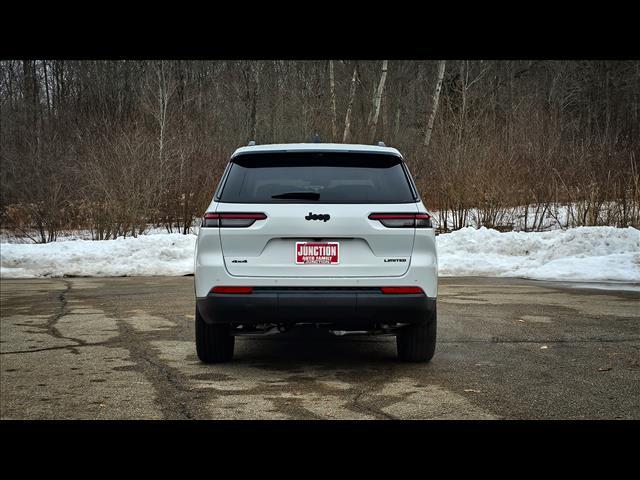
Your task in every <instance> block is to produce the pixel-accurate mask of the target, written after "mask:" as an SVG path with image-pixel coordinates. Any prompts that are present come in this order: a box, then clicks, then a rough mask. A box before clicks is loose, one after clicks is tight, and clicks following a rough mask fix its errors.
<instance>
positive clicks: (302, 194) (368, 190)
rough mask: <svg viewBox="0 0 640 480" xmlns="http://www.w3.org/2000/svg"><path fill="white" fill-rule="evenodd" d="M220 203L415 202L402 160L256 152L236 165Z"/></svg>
mask: <svg viewBox="0 0 640 480" xmlns="http://www.w3.org/2000/svg"><path fill="white" fill-rule="evenodd" d="M219 201H221V202H228V203H414V202H416V201H417V198H416V196H415V193H414V190H413V189H412V187H411V184H410V182H409V178H408V172H406V171H405V167H404V166H403V163H402V159H401V158H399V157H396V156H394V155H384V154H371V153H366V154H357V153H337V152H322V153H256V154H249V155H241V156H239V157H236V158H234V159H233V160H232V161H231V164H230V167H229V171H228V173H227V177H226V180H225V181H224V183H223V185H222V188H221V190H220V192H219Z"/></svg>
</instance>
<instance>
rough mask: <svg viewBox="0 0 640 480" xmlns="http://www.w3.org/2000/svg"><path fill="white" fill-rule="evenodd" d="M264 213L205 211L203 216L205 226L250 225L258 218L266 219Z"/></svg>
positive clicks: (237, 226) (236, 226) (239, 226)
mask: <svg viewBox="0 0 640 480" xmlns="http://www.w3.org/2000/svg"><path fill="white" fill-rule="evenodd" d="M266 218H267V216H266V215H265V214H264V213H247V212H238V213H226V212H225V213H205V214H204V217H202V226H203V227H227V228H229V227H234V228H244V227H250V226H251V225H253V224H254V223H255V221H256V220H265V219H266Z"/></svg>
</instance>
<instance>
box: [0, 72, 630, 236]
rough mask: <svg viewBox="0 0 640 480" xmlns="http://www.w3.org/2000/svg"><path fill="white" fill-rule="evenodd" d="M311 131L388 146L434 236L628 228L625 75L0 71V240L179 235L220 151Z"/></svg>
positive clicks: (200, 208)
mask: <svg viewBox="0 0 640 480" xmlns="http://www.w3.org/2000/svg"><path fill="white" fill-rule="evenodd" d="M316 133H317V134H318V135H319V136H320V138H321V139H322V141H336V142H343V141H344V142H353V143H373V142H375V141H378V140H383V141H384V142H385V143H386V144H387V145H390V146H394V147H397V148H398V149H399V150H400V151H401V152H402V153H403V154H404V155H405V158H406V159H407V162H408V164H409V166H410V168H411V170H412V171H413V173H414V176H415V177H416V182H417V183H418V187H419V188H420V190H421V193H422V196H423V199H424V201H425V203H426V204H427V206H428V208H430V209H434V210H436V209H437V210H443V211H445V210H446V211H448V212H449V218H450V220H449V222H450V223H449V224H447V225H441V227H443V228H447V229H451V228H460V227H461V226H463V225H465V224H466V222H468V220H469V215H470V209H472V208H476V209H478V210H477V212H478V213H477V215H478V216H479V218H478V219H477V220H478V223H479V224H481V225H485V226H488V227H494V226H499V225H501V222H502V217H503V216H504V213H505V212H506V211H508V210H509V209H510V208H512V207H514V206H518V205H530V210H529V211H528V212H527V215H528V216H529V215H530V217H528V218H527V228H526V229H527V230H535V229H538V228H540V218H542V215H544V214H545V212H546V211H547V210H548V209H549V208H550V206H551V205H553V204H555V203H569V204H571V206H572V207H571V217H572V218H571V225H600V224H608V225H617V226H628V225H633V226H636V227H639V226H640V176H639V173H638V153H639V148H638V147H639V134H640V62H638V61H534V60H527V61H479V60H474V61H459V60H456V61H447V62H438V61H397V60H391V61H388V62H387V61H351V60H350V61H338V60H336V61H327V60H325V61H267V60H262V61H69V60H36V61H34V60H26V61H1V62H0V181H1V196H0V210H1V212H2V226H3V227H5V228H13V229H17V230H18V231H24V232H32V233H30V235H31V236H33V237H34V239H35V240H36V241H51V240H55V238H56V236H57V234H58V232H59V231H60V230H62V229H70V228H84V229H90V230H91V231H92V232H93V236H94V238H97V239H102V238H113V237H115V236H119V235H137V234H138V233H140V232H142V231H144V229H145V228H146V227H147V225H149V224H152V225H156V226H165V227H166V228H167V229H168V230H169V231H181V232H186V231H188V229H189V227H190V226H191V225H192V222H193V220H194V219H195V218H197V217H199V216H201V215H202V213H203V212H204V209H205V208H206V206H207V205H208V203H209V201H210V200H211V197H212V193H213V190H214V187H215V184H216V182H217V179H218V178H219V176H220V174H221V173H222V170H223V168H224V166H225V164H226V162H227V160H228V158H229V156H230V154H231V153H232V152H233V150H234V149H235V148H237V147H238V146H241V145H245V144H246V143H247V141H248V140H252V139H255V140H256V142H257V143H277V142H301V141H311V139H312V138H313V136H314V134H316ZM33 232H35V233H33Z"/></svg>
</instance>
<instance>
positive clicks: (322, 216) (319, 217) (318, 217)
mask: <svg viewBox="0 0 640 480" xmlns="http://www.w3.org/2000/svg"><path fill="white" fill-rule="evenodd" d="M330 218H331V216H330V215H329V214H327V213H320V214H316V213H311V212H309V215H307V216H306V217H304V219H305V220H322V221H323V222H326V221H328V220H329V219H330Z"/></svg>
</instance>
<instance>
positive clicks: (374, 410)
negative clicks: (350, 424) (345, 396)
mask: <svg viewBox="0 0 640 480" xmlns="http://www.w3.org/2000/svg"><path fill="white" fill-rule="evenodd" d="M392 377H393V372H388V373H387V374H386V375H383V376H382V378H377V379H375V380H373V381H371V382H368V383H367V385H365V386H364V387H363V388H361V389H355V390H356V395H355V396H354V397H353V399H352V400H351V402H349V404H348V405H346V406H347V407H355V409H356V411H360V412H362V413H369V414H372V415H373V416H374V417H375V418H377V419H381V418H382V419H385V420H398V417H396V416H394V415H391V414H389V413H387V412H384V411H382V410H381V409H379V408H378V407H375V406H373V405H369V404H366V403H363V402H361V400H360V399H361V398H362V396H364V395H368V394H371V393H372V392H373V391H374V390H376V389H377V388H378V387H380V385H384V384H386V383H387V382H388V381H389V380H390V379H391V378H392Z"/></svg>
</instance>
